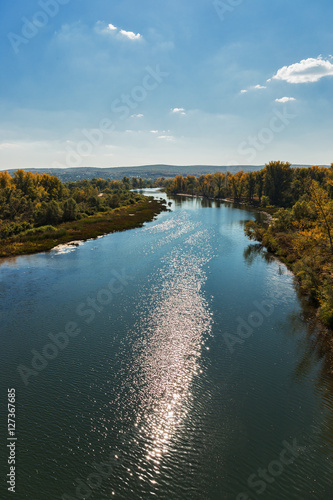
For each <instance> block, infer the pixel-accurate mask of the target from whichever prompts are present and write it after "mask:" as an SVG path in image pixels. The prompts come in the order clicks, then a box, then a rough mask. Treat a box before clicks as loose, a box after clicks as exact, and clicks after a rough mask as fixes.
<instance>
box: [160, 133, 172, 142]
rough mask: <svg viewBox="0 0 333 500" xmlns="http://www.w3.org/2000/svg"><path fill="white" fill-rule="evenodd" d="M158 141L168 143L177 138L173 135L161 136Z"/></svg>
mask: <svg viewBox="0 0 333 500" xmlns="http://www.w3.org/2000/svg"><path fill="white" fill-rule="evenodd" d="M158 139H162V140H164V141H167V142H173V141H174V140H175V138H174V137H173V136H172V135H159V136H158Z"/></svg>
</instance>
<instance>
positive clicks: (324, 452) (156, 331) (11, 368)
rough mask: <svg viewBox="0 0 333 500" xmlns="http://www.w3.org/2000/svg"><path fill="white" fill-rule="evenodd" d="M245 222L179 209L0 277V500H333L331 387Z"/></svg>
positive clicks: (4, 264)
mask: <svg viewBox="0 0 333 500" xmlns="http://www.w3.org/2000/svg"><path fill="white" fill-rule="evenodd" d="M156 195H158V196H160V194H157V193H156ZM254 217H255V215H254V213H252V212H249V211H247V210H245V209H238V208H234V207H232V206H227V205H223V204H221V205H216V204H215V203H213V202H210V201H207V200H199V199H190V198H176V199H175V200H173V211H172V212H168V213H163V214H161V215H160V216H159V217H158V219H157V220H156V221H154V222H152V223H149V224H146V225H145V226H144V227H143V228H140V229H134V230H130V231H126V232H122V233H115V234H111V235H108V236H105V237H103V238H100V239H97V240H93V241H88V242H86V243H85V244H83V245H81V246H79V247H77V248H75V249H69V250H66V249H65V250H64V251H63V252H55V251H52V252H49V253H44V254H39V255H34V256H26V257H20V258H15V259H8V260H3V261H1V262H0V264H1V265H0V299H1V301H0V305H1V308H0V321H1V354H0V358H1V368H2V375H1V387H2V389H3V390H2V396H1V398H2V404H1V436H2V443H3V444H2V457H3V458H2V462H1V471H2V485H1V489H2V490H1V493H0V498H1V499H2V498H5V499H6V498H15V499H17V500H21V499H28V500H44V499H47V500H53V499H61V498H63V499H64V500H65V499H73V498H90V499H91V500H94V499H95V500H100V499H113V498H114V499H124V500H138V499H149V498H151V499H156V500H159V499H173V500H224V499H225V500H246V499H251V500H252V499H272V500H290V499H296V500H308V499H309V500H310V499H318V500H330V499H333V486H332V477H333V470H332V458H333V384H332V378H330V377H329V376H328V375H326V374H325V370H324V361H325V360H324V356H323V355H319V354H318V351H315V350H314V348H313V346H314V343H315V341H314V339H313V336H311V335H310V333H309V325H308V324H307V321H306V320H305V319H304V315H303V310H302V308H301V304H300V302H299V299H298V297H297V293H296V291H295V288H294V284H293V277H292V275H291V274H290V273H289V272H288V270H287V269H286V268H285V266H284V265H282V264H281V263H279V262H278V261H277V260H274V259H267V258H265V256H264V255H263V254H262V253H259V254H258V253H256V252H255V251H251V248H253V247H250V249H249V244H250V242H249V241H248V240H247V239H246V237H245V236H244V231H243V229H244V224H245V222H246V221H247V220H249V219H253V218H254ZM64 332H67V333H64ZM60 334H61V335H60ZM55 343H57V344H58V346H55ZM18 367H20V372H19V370H18ZM28 369H29V370H31V371H28ZM11 387H14V388H15V389H16V398H17V402H16V412H17V417H16V418H17V432H16V436H17V442H16V471H17V483H16V494H15V495H13V494H11V493H9V492H7V491H6V487H5V480H6V479H5V475H6V474H7V472H8V465H7V463H6V461H7V455H8V449H6V443H5V441H6V438H7V427H6V424H7V422H6V420H7V417H6V413H7V412H6V409H5V405H6V398H7V388H11Z"/></svg>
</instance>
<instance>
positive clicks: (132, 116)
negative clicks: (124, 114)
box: [131, 113, 144, 118]
mask: <svg viewBox="0 0 333 500" xmlns="http://www.w3.org/2000/svg"><path fill="white" fill-rule="evenodd" d="M143 116H144V115H143V114H142V113H139V114H138V115H131V118H142V117H143Z"/></svg>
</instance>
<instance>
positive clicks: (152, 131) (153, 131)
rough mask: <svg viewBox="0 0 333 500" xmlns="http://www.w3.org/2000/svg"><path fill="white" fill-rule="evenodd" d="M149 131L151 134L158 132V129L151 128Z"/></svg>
mask: <svg viewBox="0 0 333 500" xmlns="http://www.w3.org/2000/svg"><path fill="white" fill-rule="evenodd" d="M150 133H151V134H158V130H151V131H150Z"/></svg>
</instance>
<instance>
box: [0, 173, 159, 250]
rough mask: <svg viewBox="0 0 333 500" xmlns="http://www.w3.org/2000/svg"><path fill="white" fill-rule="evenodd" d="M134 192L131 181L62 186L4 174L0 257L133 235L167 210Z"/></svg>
mask: <svg viewBox="0 0 333 500" xmlns="http://www.w3.org/2000/svg"><path fill="white" fill-rule="evenodd" d="M131 187H132V183H131V181H130V179H129V178H127V177H124V179H123V180H122V181H108V180H104V179H92V180H91V181H87V180H84V181H77V182H69V183H66V184H63V183H62V182H61V181H60V180H59V179H58V178H57V177H55V176H50V175H47V174H33V173H31V172H25V171H23V170H18V171H17V172H15V173H14V175H13V176H10V175H9V174H8V172H6V171H5V172H0V257H8V256H13V255H23V254H31V253H35V252H40V251H46V250H50V249H52V248H54V247H55V246H57V245H59V244H65V243H68V242H71V241H73V240H87V239H90V238H96V237H97V236H100V235H103V234H106V233H110V232H114V231H122V230H126V229H132V228H135V227H139V226H142V224H143V223H144V222H148V221H151V220H152V219H154V217H155V216H156V215H157V214H158V213H160V212H161V211H162V210H166V206H165V204H164V203H163V202H161V201H157V200H154V199H153V198H149V197H146V196H143V195H142V194H140V193H137V192H133V191H131V190H130V189H131Z"/></svg>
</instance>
